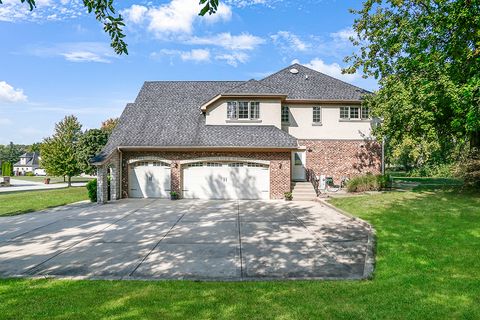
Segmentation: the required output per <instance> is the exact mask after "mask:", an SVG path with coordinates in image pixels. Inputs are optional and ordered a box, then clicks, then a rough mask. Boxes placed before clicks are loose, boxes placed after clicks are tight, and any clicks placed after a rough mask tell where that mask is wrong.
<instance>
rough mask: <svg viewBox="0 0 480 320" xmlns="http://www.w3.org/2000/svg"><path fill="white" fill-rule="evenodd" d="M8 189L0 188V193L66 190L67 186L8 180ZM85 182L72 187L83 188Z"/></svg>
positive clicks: (74, 183) (63, 184)
mask: <svg viewBox="0 0 480 320" xmlns="http://www.w3.org/2000/svg"><path fill="white" fill-rule="evenodd" d="M10 184H11V186H10V187H0V193H1V192H12V191H30V190H45V189H59V188H66V187H67V186H68V184H66V183H52V184H44V183H42V182H36V181H25V180H18V179H10ZM85 185H86V183H85V182H73V183H72V186H74V187H83V186H85Z"/></svg>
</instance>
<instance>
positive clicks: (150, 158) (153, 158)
mask: <svg viewBox="0 0 480 320" xmlns="http://www.w3.org/2000/svg"><path fill="white" fill-rule="evenodd" d="M139 161H154V162H165V163H167V164H171V163H172V161H171V160H167V159H165V158H162V157H157V156H139V157H136V158H134V159H130V160H128V161H127V163H128V164H132V163H135V162H139Z"/></svg>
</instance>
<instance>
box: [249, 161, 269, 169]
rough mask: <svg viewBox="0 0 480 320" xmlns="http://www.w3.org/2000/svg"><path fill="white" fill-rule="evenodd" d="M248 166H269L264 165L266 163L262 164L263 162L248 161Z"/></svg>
mask: <svg viewBox="0 0 480 320" xmlns="http://www.w3.org/2000/svg"><path fill="white" fill-rule="evenodd" d="M247 167H251V168H263V167H267V166H266V165H264V164H261V163H254V162H248V163H247Z"/></svg>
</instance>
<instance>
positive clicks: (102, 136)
mask: <svg viewBox="0 0 480 320" xmlns="http://www.w3.org/2000/svg"><path fill="white" fill-rule="evenodd" d="M108 136H109V133H108V131H107V130H102V129H90V130H87V131H85V133H83V134H82V136H81V137H80V139H79V140H78V148H77V159H78V163H79V166H80V170H81V171H82V172H84V173H86V174H90V175H91V174H94V173H95V172H96V168H95V166H92V165H91V163H90V159H92V158H93V157H94V156H95V155H97V154H98V153H99V152H100V151H102V148H103V147H104V146H105V145H106V144H107V140H108Z"/></svg>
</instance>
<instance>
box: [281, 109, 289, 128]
mask: <svg viewBox="0 0 480 320" xmlns="http://www.w3.org/2000/svg"><path fill="white" fill-rule="evenodd" d="M285 110H286V114H284V111H285ZM284 116H286V118H287V120H284ZM280 117H281V121H282V124H290V107H289V106H282V109H281V111H280Z"/></svg>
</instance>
